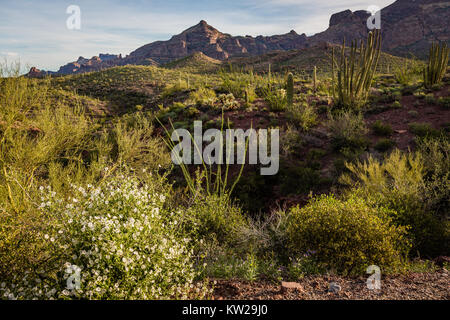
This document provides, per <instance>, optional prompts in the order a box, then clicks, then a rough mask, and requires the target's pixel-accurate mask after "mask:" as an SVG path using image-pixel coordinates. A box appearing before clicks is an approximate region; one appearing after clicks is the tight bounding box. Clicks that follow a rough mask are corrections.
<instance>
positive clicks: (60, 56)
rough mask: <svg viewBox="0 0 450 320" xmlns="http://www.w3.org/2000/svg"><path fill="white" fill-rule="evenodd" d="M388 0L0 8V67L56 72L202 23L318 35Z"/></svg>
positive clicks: (137, 0) (0, 3) (242, 31)
mask: <svg viewBox="0 0 450 320" xmlns="http://www.w3.org/2000/svg"><path fill="white" fill-rule="evenodd" d="M393 2H394V1H393V0H368V1H365V0H198V1H195V0H190V1H182V0H147V1H146V0H127V1H124V0H79V1H76V0H69V1H64V0H58V1H56V0H39V1H36V0H34V1H30V0H0V61H4V60H6V61H7V62H15V61H20V63H21V65H22V67H23V68H29V67H31V66H35V67H37V68H39V69H43V70H52V71H56V70H58V68H59V66H61V65H64V64H66V63H68V62H71V61H75V60H77V59H78V57H79V56H83V57H86V58H90V57H92V56H94V55H98V54H99V53H111V54H119V53H121V54H122V55H124V56H125V55H127V54H129V53H130V52H132V51H134V50H135V49H137V48H138V47H140V46H142V45H144V44H147V43H150V42H153V41H157V40H168V39H170V37H171V36H172V35H175V34H179V33H181V32H182V31H183V30H185V29H187V28H189V27H191V26H193V25H195V24H197V23H198V22H199V21H200V20H206V21H207V22H208V24H210V25H212V26H213V27H215V28H216V29H218V30H219V31H221V32H224V33H229V34H232V35H234V36H237V35H242V36H245V35H252V36H258V35H274V34H283V33H287V32H289V31H290V30H295V31H296V32H297V33H299V34H301V33H306V34H307V35H313V34H315V33H317V32H321V31H324V30H326V28H327V27H328V24H329V19H330V16H331V15H332V14H333V13H337V12H340V11H343V10H346V9H351V10H353V11H354V10H366V9H367V8H368V7H369V6H371V5H376V6H379V7H380V8H383V7H385V6H387V5H389V4H391V3H393ZM70 5H77V6H79V8H80V10H81V19H80V20H81V28H80V29H79V30H70V29H68V28H67V24H66V21H67V19H68V18H69V17H70V16H71V15H70V14H67V13H66V10H67V8H68V7H69V6H70Z"/></svg>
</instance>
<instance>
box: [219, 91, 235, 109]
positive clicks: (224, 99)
mask: <svg viewBox="0 0 450 320" xmlns="http://www.w3.org/2000/svg"><path fill="white" fill-rule="evenodd" d="M217 100H218V102H219V104H220V105H221V107H222V108H223V109H224V110H233V109H237V108H239V102H238V101H237V100H236V98H235V97H234V95H233V94H232V93H229V94H224V93H223V94H220V95H219V97H218V98H217Z"/></svg>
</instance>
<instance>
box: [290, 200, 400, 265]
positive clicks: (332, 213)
mask: <svg viewBox="0 0 450 320" xmlns="http://www.w3.org/2000/svg"><path fill="white" fill-rule="evenodd" d="M392 215H395V213H394V212H392V211H390V210H388V209H385V208H383V207H372V206H370V205H369V204H368V203H367V202H366V201H365V200H363V199H361V198H357V197H350V198H349V199H347V200H345V201H343V200H338V199H336V198H335V197H334V196H320V197H317V198H314V199H312V200H311V201H310V202H309V203H308V205H307V206H305V207H303V208H299V207H296V208H294V209H292V211H291V213H290V220H289V224H288V227H287V235H288V238H289V242H290V248H291V249H292V250H293V251H294V252H296V253H297V254H305V253H310V254H311V255H312V258H314V259H315V260H316V261H317V262H318V263H320V264H321V265H323V266H324V267H325V268H327V269H332V270H336V271H337V272H339V273H351V274H358V273H362V272H364V271H365V269H366V268H367V267H368V266H369V265H372V264H375V265H377V266H379V267H381V268H383V269H386V268H387V269H395V268H397V267H399V266H400V263H401V259H402V257H403V256H404V254H405V253H406V251H407V247H408V244H407V241H406V240H405V237H404V235H405V228H403V227H395V226H394V225H393V224H392V223H391V220H390V218H389V216H392Z"/></svg>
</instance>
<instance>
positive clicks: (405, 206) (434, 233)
mask: <svg viewBox="0 0 450 320" xmlns="http://www.w3.org/2000/svg"><path fill="white" fill-rule="evenodd" d="M446 147H447V148H448V142H447V143H446V144H443V142H442V141H441V142H433V143H431V142H428V143H427V144H426V145H424V146H423V147H422V148H423V149H422V151H420V152H417V153H408V154H402V153H401V152H400V151H399V150H394V151H393V152H392V153H391V154H390V155H389V156H387V157H386V158H385V160H384V161H383V162H381V163H380V162H378V161H377V160H375V159H373V158H372V157H369V159H368V161H367V162H364V163H356V164H350V163H348V164H347V168H348V170H349V171H350V172H351V174H345V175H343V176H342V177H341V182H342V183H344V184H348V185H351V186H356V187H358V190H356V191H355V190H354V192H355V193H357V194H360V195H361V196H363V197H366V198H367V199H370V201H373V202H374V203H376V204H377V205H381V206H386V207H389V208H391V209H393V210H395V211H396V214H395V215H394V216H393V219H394V221H395V223H396V224H397V225H401V226H406V227H408V228H409V229H408V237H409V238H410V239H411V240H412V244H413V250H412V253H417V252H419V254H420V255H422V256H433V255H437V254H447V253H448V243H449V242H448V239H449V226H448V222H446V221H445V219H446V218H444V217H443V215H442V211H441V210H439V209H438V208H441V207H440V206H441V205H444V206H445V205H447V208H448V202H447V201H446V200H444V198H445V197H446V196H448V191H447V189H448V180H446V179H447V178H446V176H445V174H444V172H445V170H448V164H446V163H445V161H448V158H447V157H448V151H444V152H446V153H442V152H443V151H442V150H445V148H446ZM425 150H427V151H428V152H429V153H430V158H429V159H428V160H427V161H426V162H425V161H424V155H425V154H426V152H425ZM431 150H432V151H431ZM432 161H436V164H434V163H432ZM425 163H426V164H427V166H428V168H427V167H426V166H425ZM447 174H448V173H447ZM431 190H436V193H433V192H432V191H431ZM444 210H445V209H444Z"/></svg>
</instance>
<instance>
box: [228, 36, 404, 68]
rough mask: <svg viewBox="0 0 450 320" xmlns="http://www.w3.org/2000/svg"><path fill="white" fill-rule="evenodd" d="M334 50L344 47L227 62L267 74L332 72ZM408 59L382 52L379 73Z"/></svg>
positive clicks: (324, 46)
mask: <svg viewBox="0 0 450 320" xmlns="http://www.w3.org/2000/svg"><path fill="white" fill-rule="evenodd" d="M333 48H334V50H335V53H336V54H337V53H338V52H339V51H340V50H341V49H342V47H341V46H339V45H331V44H329V43H321V44H318V45H315V46H313V47H310V48H306V49H302V50H291V51H278V52H271V53H268V54H264V55H261V56H256V57H242V58H233V59H229V60H227V61H226V62H227V63H228V64H232V65H233V66H234V67H238V68H243V69H244V70H246V69H247V70H250V69H251V70H254V71H256V72H267V71H268V70H269V66H270V68H271V70H272V71H275V72H280V71H285V70H289V71H294V72H300V73H301V72H307V73H309V72H311V71H312V70H313V69H314V66H316V67H317V71H318V72H321V73H330V72H331V59H332V51H333ZM407 60H408V59H406V58H402V57H397V56H393V55H390V54H388V53H385V52H382V53H381V56H380V60H379V63H378V71H379V72H382V73H389V72H390V71H392V70H393V68H394V67H396V66H399V65H403V64H404V63H405V61H407Z"/></svg>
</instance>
